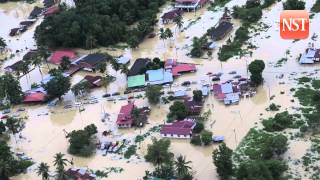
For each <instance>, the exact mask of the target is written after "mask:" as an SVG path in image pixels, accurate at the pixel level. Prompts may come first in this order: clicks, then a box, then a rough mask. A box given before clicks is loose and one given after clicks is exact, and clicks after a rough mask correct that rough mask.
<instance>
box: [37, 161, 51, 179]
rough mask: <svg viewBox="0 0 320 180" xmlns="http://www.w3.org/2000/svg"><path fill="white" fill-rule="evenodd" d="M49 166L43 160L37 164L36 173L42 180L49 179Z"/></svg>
mask: <svg viewBox="0 0 320 180" xmlns="http://www.w3.org/2000/svg"><path fill="white" fill-rule="evenodd" d="M49 168H50V167H49V166H48V164H47V163H44V162H42V163H40V165H39V166H38V168H37V175H38V176H41V178H42V179H43V180H48V179H49V176H50V174H49V172H50V171H49Z"/></svg>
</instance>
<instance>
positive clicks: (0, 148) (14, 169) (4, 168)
mask: <svg viewBox="0 0 320 180" xmlns="http://www.w3.org/2000/svg"><path fill="white" fill-rule="evenodd" d="M32 164H33V162H32V161H29V160H21V159H17V158H16V157H15V156H14V153H13V152H12V151H11V150H10V147H9V146H8V144H7V142H5V141H1V142H0V179H3V180H9V179H10V177H11V176H15V175H18V174H20V173H23V172H25V170H26V169H27V168H28V167H30V166H31V165H32Z"/></svg>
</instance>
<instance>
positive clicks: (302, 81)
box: [298, 77, 312, 84]
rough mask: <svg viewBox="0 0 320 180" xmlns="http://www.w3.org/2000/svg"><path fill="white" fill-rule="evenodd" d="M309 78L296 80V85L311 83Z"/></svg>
mask: <svg viewBox="0 0 320 180" xmlns="http://www.w3.org/2000/svg"><path fill="white" fill-rule="evenodd" d="M311 80H312V79H311V78H309V77H301V78H299V79H298V84H305V83H309V82H311Z"/></svg>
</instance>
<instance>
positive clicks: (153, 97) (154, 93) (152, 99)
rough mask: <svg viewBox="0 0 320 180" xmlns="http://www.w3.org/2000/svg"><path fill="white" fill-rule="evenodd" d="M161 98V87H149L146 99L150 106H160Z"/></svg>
mask: <svg viewBox="0 0 320 180" xmlns="http://www.w3.org/2000/svg"><path fill="white" fill-rule="evenodd" d="M160 96H161V86H158V85H153V86H147V89H146V97H147V98H148V101H149V103H150V104H158V103H159V101H160Z"/></svg>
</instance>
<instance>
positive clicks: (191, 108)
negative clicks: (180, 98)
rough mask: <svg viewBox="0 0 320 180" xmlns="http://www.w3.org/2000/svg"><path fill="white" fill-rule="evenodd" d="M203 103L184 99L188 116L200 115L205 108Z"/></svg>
mask: <svg viewBox="0 0 320 180" xmlns="http://www.w3.org/2000/svg"><path fill="white" fill-rule="evenodd" d="M203 103H204V102H203V101H202V102H198V101H194V100H193V99H192V98H186V99H184V105H185V106H186V108H187V111H188V114H189V115H190V116H197V115H200V114H201V111H202V108H203Z"/></svg>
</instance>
